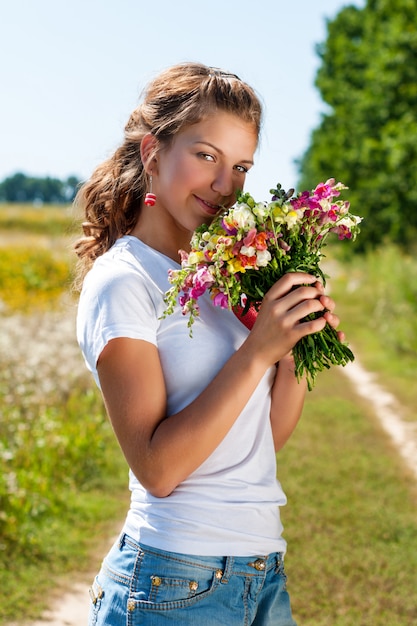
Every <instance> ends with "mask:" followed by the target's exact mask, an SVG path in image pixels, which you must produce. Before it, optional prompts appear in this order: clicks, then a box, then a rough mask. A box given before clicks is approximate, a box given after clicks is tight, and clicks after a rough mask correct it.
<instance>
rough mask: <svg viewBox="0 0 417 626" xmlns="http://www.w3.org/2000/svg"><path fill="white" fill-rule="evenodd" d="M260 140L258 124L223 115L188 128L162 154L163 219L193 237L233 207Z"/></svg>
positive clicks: (157, 180) (158, 182)
mask: <svg viewBox="0 0 417 626" xmlns="http://www.w3.org/2000/svg"><path fill="white" fill-rule="evenodd" d="M257 142H258V136H257V132H256V129H255V127H254V125H252V124H250V123H247V122H244V121H242V120H241V119H240V118H239V117H237V116H235V115H232V114H230V113H225V112H223V111H218V112H216V113H213V114H211V115H210V116H208V117H207V118H205V119H204V120H203V121H201V122H198V123H197V124H193V125H192V126H188V127H186V128H185V129H184V130H183V131H181V132H180V133H179V134H178V135H177V136H176V137H175V139H174V141H173V143H172V144H171V145H170V146H169V147H168V148H166V149H163V150H162V151H161V152H159V154H158V156H157V165H156V168H155V171H154V172H153V183H154V184H153V191H154V192H155V194H156V197H157V206H156V207H155V208H156V209H157V216H158V221H159V220H163V221H164V222H165V225H166V226H168V227H169V228H172V229H176V230H178V231H179V233H180V232H182V231H186V232H187V237H189V232H190V231H193V230H195V229H196V228H197V226H200V225H201V224H204V223H206V224H208V223H210V222H211V221H212V219H213V218H214V217H215V216H216V215H217V214H218V213H219V212H220V211H221V210H222V208H224V207H230V206H232V204H233V203H234V202H235V200H236V192H237V190H239V189H243V186H244V183H245V177H246V173H247V172H248V170H249V169H250V167H251V166H252V165H253V156H254V153H255V150H256V147H257ZM173 235H174V236H175V233H174V232H173Z"/></svg>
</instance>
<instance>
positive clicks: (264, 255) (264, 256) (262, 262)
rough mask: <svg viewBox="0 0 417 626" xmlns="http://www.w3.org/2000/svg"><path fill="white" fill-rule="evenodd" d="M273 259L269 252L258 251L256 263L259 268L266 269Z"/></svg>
mask: <svg viewBox="0 0 417 626" xmlns="http://www.w3.org/2000/svg"><path fill="white" fill-rule="evenodd" d="M271 258H272V257H271V253H270V252H269V250H258V252H257V253H256V262H257V265H258V266H259V267H266V266H267V265H268V263H269V261H270V260H271Z"/></svg>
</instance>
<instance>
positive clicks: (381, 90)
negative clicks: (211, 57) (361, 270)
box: [298, 0, 417, 249]
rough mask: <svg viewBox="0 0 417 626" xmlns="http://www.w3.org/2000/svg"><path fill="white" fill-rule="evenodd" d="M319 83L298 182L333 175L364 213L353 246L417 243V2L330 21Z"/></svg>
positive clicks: (377, 1)
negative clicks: (317, 117)
mask: <svg viewBox="0 0 417 626" xmlns="http://www.w3.org/2000/svg"><path fill="white" fill-rule="evenodd" d="M317 54H318V56H319V58H320V61H321V64H320V67H319V69H318V71H317V74H316V80H315V85H316V87H317V89H318V90H319V92H320V94H321V97H322V99H323V101H324V103H326V105H327V108H326V111H325V113H324V114H323V115H322V119H321V122H320V124H319V126H318V127H317V128H316V129H314V131H313V132H312V135H311V138H310V144H309V147H308V148H307V150H306V152H305V153H304V155H303V156H302V158H301V159H300V160H299V162H298V166H299V174H300V180H299V186H298V187H299V188H301V189H310V188H311V186H312V185H314V184H315V182H316V181H317V180H323V179H326V178H330V177H334V178H336V179H338V180H341V181H342V182H344V183H345V184H346V185H347V186H348V187H349V191H348V192H345V194H344V197H346V198H347V197H348V199H349V200H350V201H351V205H352V212H353V213H356V214H359V215H362V216H363V217H364V221H363V222H362V225H361V226H362V228H361V230H362V232H361V235H360V237H359V238H358V240H357V242H356V243H355V246H356V245H358V246H362V247H368V246H374V245H378V244H381V243H383V242H384V241H387V240H388V241H394V242H395V243H398V244H400V245H401V246H402V247H404V248H405V249H407V248H408V249H415V247H416V244H415V242H416V241H417V210H416V209H417V176H416V171H417V63H416V59H417V2H416V0H367V2H366V3H365V5H364V7H363V8H358V7H355V6H347V7H345V8H343V9H342V10H341V11H340V12H339V13H338V14H337V15H336V17H335V19H333V20H332V21H328V23H327V39H326V41H325V42H324V43H322V44H319V45H318V47H317Z"/></svg>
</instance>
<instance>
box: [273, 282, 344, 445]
mask: <svg viewBox="0 0 417 626" xmlns="http://www.w3.org/2000/svg"><path fill="white" fill-rule="evenodd" d="M319 289H321V291H322V287H321V285H319ZM320 300H321V302H322V304H323V306H324V307H325V309H326V313H325V314H324V316H323V318H324V319H325V320H326V321H327V322H328V323H329V324H330V325H331V326H333V328H336V327H337V326H338V325H339V318H338V317H337V316H336V315H334V314H333V313H332V311H333V309H334V302H333V300H332V299H331V298H329V297H328V296H324V295H323V296H321V298H320ZM339 340H340V341H344V334H343V333H339ZM306 390H307V382H306V379H305V378H302V379H301V380H300V381H299V382H298V381H297V378H296V376H295V365H294V359H293V357H292V355H291V354H290V353H289V354H287V355H285V356H284V357H283V358H282V359H281V361H280V362H279V364H278V367H277V374H276V377H275V382H274V385H273V388H272V404H271V424H272V432H273V437H274V444H275V450H276V451H277V452H278V450H280V449H281V448H282V447H283V446H284V445H285V443H286V442H287V441H288V439H289V438H290V437H291V435H292V433H293V431H294V429H295V427H296V426H297V423H298V421H299V419H300V417H301V413H302V410H303V406H304V400H305V395H306Z"/></svg>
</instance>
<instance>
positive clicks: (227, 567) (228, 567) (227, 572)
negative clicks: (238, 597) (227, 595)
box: [221, 556, 234, 585]
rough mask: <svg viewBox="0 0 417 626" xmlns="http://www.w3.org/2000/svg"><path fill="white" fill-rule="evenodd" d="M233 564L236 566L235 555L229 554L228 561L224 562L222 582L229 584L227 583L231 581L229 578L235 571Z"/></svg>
mask: <svg viewBox="0 0 417 626" xmlns="http://www.w3.org/2000/svg"><path fill="white" fill-rule="evenodd" d="M233 566H234V557H233V556H227V557H226V562H225V564H224V572H223V577H222V580H221V582H222V583H224V584H225V585H227V583H228V582H229V578H230V576H231V575H232V573H233Z"/></svg>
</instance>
